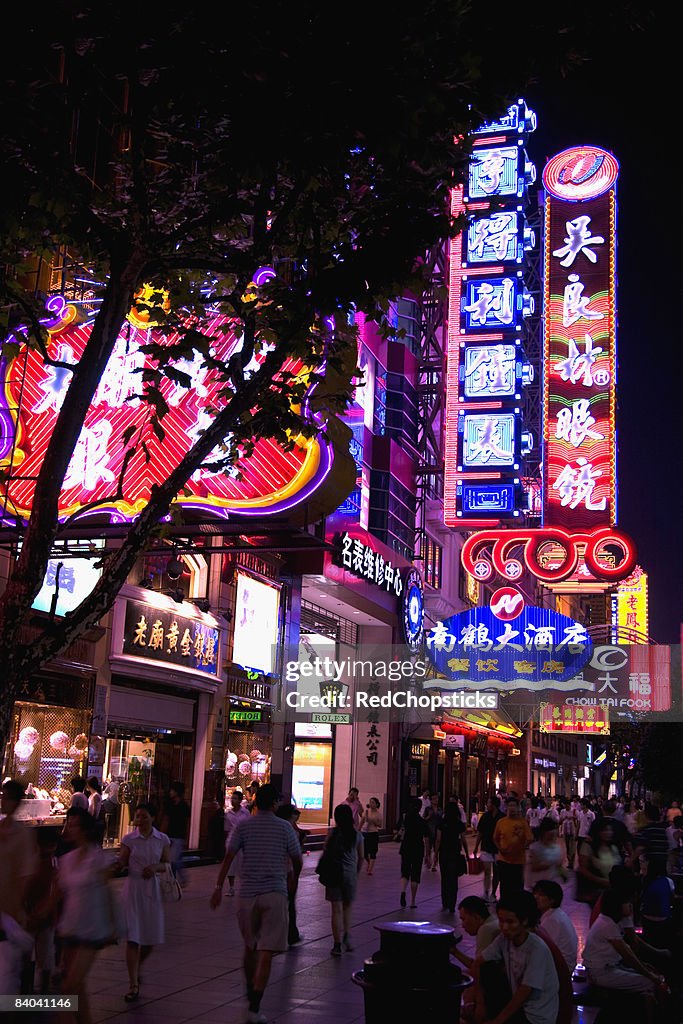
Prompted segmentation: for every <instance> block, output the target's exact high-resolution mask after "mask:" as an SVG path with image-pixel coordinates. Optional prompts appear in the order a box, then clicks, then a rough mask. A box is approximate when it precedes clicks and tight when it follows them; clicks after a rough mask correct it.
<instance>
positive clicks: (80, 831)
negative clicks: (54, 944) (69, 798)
mask: <svg viewBox="0 0 683 1024" xmlns="http://www.w3.org/2000/svg"><path fill="white" fill-rule="evenodd" d="M66 828H67V835H68V839H69V841H70V842H71V843H72V844H73V849H72V850H70V851H69V853H65V854H64V856H63V857H60V859H59V863H58V865H57V899H58V902H59V906H60V913H59V920H58V924H57V931H58V933H59V939H60V946H61V950H62V963H61V967H62V978H61V991H62V992H63V993H64V994H65V995H75V996H77V997H78V1011H77V1012H76V1014H75V1018H76V1020H77V1021H78V1024H90V1021H91V1013H90V999H89V996H88V987H87V979H88V974H89V972H90V970H91V968H92V966H93V963H94V962H95V957H96V956H97V953H98V951H99V950H100V949H104V947H105V946H108V945H110V944H111V942H112V941H114V939H115V926H114V920H113V915H112V903H111V897H110V893H109V877H110V874H111V867H110V865H109V863H108V862H107V859H106V854H105V853H104V851H103V850H102V848H101V846H100V842H99V838H100V836H99V829H98V827H97V821H96V819H95V818H94V817H93V816H92V815H91V814H90V813H89V812H88V811H86V810H84V809H83V808H82V807H70V808H69V810H68V811H67V812H66Z"/></svg>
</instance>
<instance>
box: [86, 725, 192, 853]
mask: <svg viewBox="0 0 683 1024" xmlns="http://www.w3.org/2000/svg"><path fill="white" fill-rule="evenodd" d="M193 763H194V736H193V734H192V733H180V732H174V731H173V730H170V729H169V730H160V731H156V732H154V731H152V732H146V731H143V730H135V729H126V730H122V729H117V730H115V731H114V735H110V736H108V737H107V745H106V752H105V760H104V772H103V778H104V786H103V790H104V792H103V796H104V798H105V804H104V813H105V840H104V844H105V846H118V845H120V842H121V839H122V837H123V836H124V835H125V834H126V833H127V832H130V831H131V829H132V827H133V826H132V824H131V822H132V820H133V815H134V814H135V809H136V807H137V806H138V804H140V803H147V802H148V803H151V804H152V805H153V806H154V807H155V808H156V816H155V825H156V826H157V827H158V826H159V825H160V824H161V823H162V817H163V809H164V804H165V801H166V799H167V797H168V790H169V787H170V785H171V783H172V782H178V781H180V782H183V783H184V784H185V799H186V800H187V801H188V802H189V800H190V795H191V793H192V770H193Z"/></svg>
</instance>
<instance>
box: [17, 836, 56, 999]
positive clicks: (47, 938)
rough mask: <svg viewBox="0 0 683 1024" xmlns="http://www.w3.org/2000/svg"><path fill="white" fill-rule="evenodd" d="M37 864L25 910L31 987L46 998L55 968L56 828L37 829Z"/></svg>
mask: <svg viewBox="0 0 683 1024" xmlns="http://www.w3.org/2000/svg"><path fill="white" fill-rule="evenodd" d="M35 834H36V843H37V847H38V863H37V867H36V873H35V874H34V875H33V877H32V878H31V880H30V882H29V883H28V886H27V888H26V896H25V899H24V907H25V910H26V914H27V924H26V928H27V931H29V932H30V933H31V935H33V940H34V946H33V960H34V963H35V968H34V977H33V987H34V991H35V992H39V993H41V994H46V993H48V992H49V991H50V981H51V979H52V974H53V973H54V970H55V968H56V966H57V950H56V944H55V929H56V924H57V845H58V840H59V836H58V832H57V829H56V828H53V827H50V826H49V825H42V826H40V827H39V828H37V829H36V833H35Z"/></svg>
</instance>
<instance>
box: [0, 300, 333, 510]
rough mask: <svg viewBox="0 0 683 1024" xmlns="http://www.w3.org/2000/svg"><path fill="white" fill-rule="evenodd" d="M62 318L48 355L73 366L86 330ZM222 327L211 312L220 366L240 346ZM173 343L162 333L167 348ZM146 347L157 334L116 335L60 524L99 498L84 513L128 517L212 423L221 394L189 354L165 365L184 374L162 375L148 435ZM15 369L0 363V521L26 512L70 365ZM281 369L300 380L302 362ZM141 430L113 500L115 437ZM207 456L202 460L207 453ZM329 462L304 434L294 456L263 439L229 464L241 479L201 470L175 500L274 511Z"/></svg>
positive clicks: (33, 363) (318, 480) (117, 457)
mask: <svg viewBox="0 0 683 1024" xmlns="http://www.w3.org/2000/svg"><path fill="white" fill-rule="evenodd" d="M69 308H72V307H67V309H69ZM65 322H66V323H67V326H66V328H65V329H61V328H60V332H59V333H58V332H57V331H55V332H54V333H53V334H52V335H51V337H50V340H49V345H48V351H49V355H50V356H51V357H52V358H54V359H59V360H60V361H64V362H70V363H75V362H77V361H78V360H79V358H80V357H81V355H82V353H83V351H84V349H85V346H86V343H87V341H88V337H89V335H90V331H91V329H92V325H91V324H83V325H81V326H78V327H73V326H71V325H70V324H69V323H68V321H65ZM227 325H228V321H227V320H226V318H224V317H218V318H215V319H214V320H212V321H210V322H208V323H207V325H206V328H205V333H206V334H207V335H208V336H210V337H211V338H212V355H213V356H214V357H215V358H216V359H220V360H222V361H226V360H228V359H229V358H230V356H231V355H232V354H234V353H235V352H237V351H239V347H240V345H241V340H240V339H239V338H237V337H236V336H235V334H233V333H232V332H231V331H230V330H226V328H227ZM224 332H225V333H224ZM174 340H177V339H176V338H174V337H173V336H171V338H170V339H168V342H167V343H172V342H173V341H174ZM150 342H155V343H157V344H164V343H165V339H164V336H163V335H162V334H160V333H158V332H157V331H155V330H154V329H151V330H149V329H138V328H136V327H134V326H133V325H132V324H128V323H127V324H126V325H125V326H124V327H123V328H122V331H121V334H120V336H119V339H118V341H117V343H116V346H115V348H114V351H113V353H112V356H111V358H110V360H109V363H108V366H107V369H106V371H105V373H104V375H103V376H102V379H101V381H100V384H99V386H98V389H97V392H96V394H95V396H94V399H93V402H92V404H91V406H90V408H89V410H88V412H87V414H86V417H85V422H84V425H83V430H82V432H81V436H80V438H79V440H78V443H77V445H76V449H75V451H74V454H73V458H72V460H71V463H70V465H69V468H68V470H67V473H66V476H65V479H64V486H63V489H62V493H61V495H60V499H59V510H58V511H59V518H60V520H64V519H66V518H68V517H69V516H71V515H73V514H74V513H76V512H78V511H79V510H80V509H81V508H83V506H84V505H86V504H88V505H90V504H91V503H93V502H97V503H99V504H97V507H96V508H94V509H93V510H92V511H91V512H90V513H86V515H87V514H90V515H99V516H101V515H102V514H103V513H104V514H107V515H108V516H109V517H110V519H111V520H112V521H114V522H130V521H132V520H133V519H134V518H135V517H136V515H137V514H138V513H139V512H140V511H141V510H142V508H143V507H144V505H145V503H146V502H147V500H148V499H149V496H150V493H151V489H152V487H153V486H154V485H155V484H158V483H160V482H161V481H163V480H165V479H167V478H168V476H169V475H170V473H171V472H172V471H173V470H174V469H175V467H176V466H177V465H178V463H179V461H180V460H181V459H182V458H183V456H184V455H185V454H186V453H187V451H188V450H189V449H190V447H191V446H192V445H193V444H194V443H195V442H196V440H197V438H198V437H199V436H200V435H201V433H202V432H203V431H204V430H206V428H207V427H208V426H209V424H210V423H211V419H212V417H211V415H210V413H209V412H208V411H207V410H208V409H209V408H210V407H211V406H212V404H213V403H214V402H215V403H216V404H220V403H219V393H220V392H221V391H222V390H223V389H224V387H225V384H224V383H223V382H222V381H221V380H220V379H219V378H218V377H217V375H216V373H215V372H214V371H212V370H211V369H210V368H209V367H207V366H206V365H205V363H204V360H203V358H202V356H200V354H199V353H198V352H195V353H193V356H192V357H191V358H186V359H181V360H177V361H176V362H175V363H174V364H173V366H174V367H175V369H176V370H178V371H180V372H181V373H183V374H185V375H187V376H188V377H189V378H190V381H191V386H190V387H187V388H186V387H182V386H181V385H180V384H179V383H177V382H175V381H173V380H170V379H166V378H164V379H163V382H162V383H161V384H160V390H161V393H162V396H163V399H164V400H165V402H166V404H167V405H168V408H169V412H168V414H167V415H166V416H165V417H164V419H163V429H164V431H165V437H164V439H163V440H160V439H159V438H158V437H156V435H155V434H154V432H153V431H152V430H151V428H150V425H149V407H148V406H147V404H146V403H145V402H143V401H141V400H140V399H139V398H137V397H136V395H137V394H138V393H139V392H140V390H141V381H142V377H141V372H140V371H142V370H144V369H145V368H147V367H148V366H151V362H149V358H150V357H149V356H148V355H146V354H145V352H144V351H143V347H144V346H146V345H149V344H150ZM262 358H264V355H263V354H261V355H260V356H258V357H255V359H254V361H253V363H252V364H250V366H249V367H246V368H245V370H246V372H247V373H248V372H250V371H252V372H253V371H254V370H255V369H256V368H257V367H258V360H260V359H262ZM23 362H24V358H23V353H22V354H20V356H19V357H18V358H17V359H16V360H14V362H13V363H11V364H9V365H8V364H7V363H6V362H4V361H0V381H1V382H2V387H1V388H0V424H1V425H2V429H1V430H0V466H2V465H4V466H8V464H9V461H10V459H12V460H13V461H12V472H11V474H10V476H9V482H7V483H5V484H4V488H5V489H6V491H7V495H6V496H7V501H6V509H7V512H6V516H5V522H6V523H10V522H12V521H13V520H15V519H16V518H18V517H28V515H29V514H30V510H31V506H32V503H33V492H34V487H35V478H36V476H37V474H38V471H39V469H40V467H41V465H42V463H43V461H44V458H45V451H46V448H47V444H48V441H49V438H50V437H51V435H52V433H53V431H54V429H55V425H56V421H57V415H58V413H59V410H60V409H61V406H62V402H63V400H64V395H65V393H66V388H67V387H68V384H69V381H70V377H71V373H70V371H69V370H67V369H63V368H60V367H53V366H49V365H46V364H45V363H44V361H43V359H42V358H41V356H40V354H39V353H38V352H37V351H36V350H31V351H29V353H28V355H27V357H26V371H25V374H22V373H20V372H19V367H20V366H23ZM285 369H286V370H289V371H290V372H293V373H297V372H299V373H300V372H302V370H303V369H304V367H303V365H302V364H301V363H300V362H298V361H297V362H294V361H289V363H288V364H286V366H285ZM138 432H139V436H140V437H141V438H142V439H143V440H144V445H138V448H137V451H136V452H135V455H134V456H133V458H132V459H131V460H130V461H129V462H128V463H127V465H125V477H124V480H123V497H122V498H121V497H116V491H117V485H118V482H119V477H120V475H121V471H122V469H124V459H125V457H126V449H127V445H126V444H125V443H124V440H123V439H124V436H126V434H127V436H131V433H132V434H134V435H136V436H138ZM15 435H16V446H15V447H14V448H13V441H14V439H15ZM226 443H228V444H229V440H228V441H227V442H226ZM145 446H146V451H145ZM216 454H217V457H218V456H220V454H224V453H222V452H217V453H216ZM206 461H207V462H210V457H209V459H207V460H206ZM332 461H333V450H332V447H331V445H330V444H328V442H326V441H325V440H324V439H319V440H313V441H308V440H304V439H301V440H300V441H299V442H298V443H297V444H295V446H294V447H293V449H292V451H284V450H283V449H282V448H281V447H279V446H278V445H277V444H276V443H275V442H273V441H270V440H263V441H259V442H257V444H256V447H255V449H254V451H253V453H252V454H251V455H250V456H249V458H248V459H245V460H244V461H242V462H239V463H238V469H239V474H240V477H239V479H238V477H237V473H236V472H230V471H215V470H212V469H209V468H202V469H199V470H198V471H197V472H196V473H194V474H193V476H192V477H191V479H190V480H188V482H187V485H186V490H187V491H188V492H189V493H188V494H186V495H184V496H182V497H179V498H178V499H177V501H176V504H177V505H179V506H182V507H183V508H186V509H193V510H201V511H204V512H206V513H208V514H209V515H210V516H213V517H215V516H219V517H222V518H225V517H227V516H228V515H230V514H231V513H233V514H234V513H239V514H241V515H250V514H251V515H260V516H263V515H268V514H277V513H282V512H284V511H286V510H287V509H290V508H292V507H293V506H295V505H297V504H299V503H300V502H302V501H305V500H306V499H307V498H309V497H311V496H312V495H313V494H314V493H315V492H316V491H317V490H318V488H320V487H321V485H322V484H323V482H324V481H325V480H326V478H327V477H328V475H329V473H330V469H331V466H332Z"/></svg>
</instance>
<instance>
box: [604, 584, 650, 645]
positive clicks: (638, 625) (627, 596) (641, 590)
mask: <svg viewBox="0 0 683 1024" xmlns="http://www.w3.org/2000/svg"><path fill="white" fill-rule="evenodd" d="M612 625H613V627H614V628H615V630H616V639H617V641H619V640H621V641H622V642H624V641H627V640H628V641H629V642H630V643H638V642H645V641H646V639H647V636H648V589H647V573H645V572H643V570H642V569H641V568H640V566H636V569H635V572H634V573H633V574H632V575H631V576H629V578H628V579H626V580H624V581H623V583H620V584H619V586H618V587H617V589H616V593H615V594H613V595H612Z"/></svg>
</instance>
